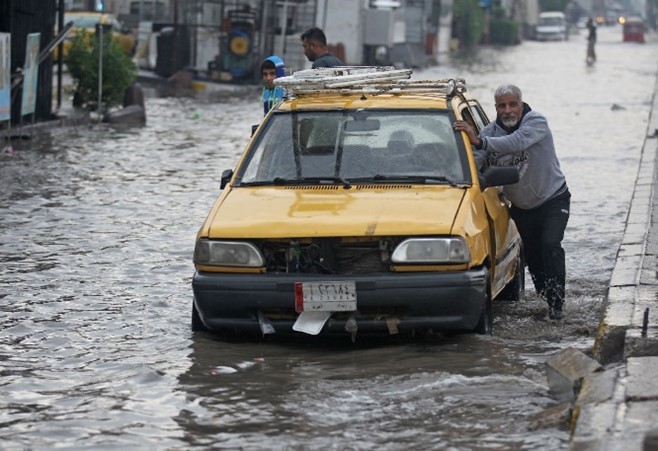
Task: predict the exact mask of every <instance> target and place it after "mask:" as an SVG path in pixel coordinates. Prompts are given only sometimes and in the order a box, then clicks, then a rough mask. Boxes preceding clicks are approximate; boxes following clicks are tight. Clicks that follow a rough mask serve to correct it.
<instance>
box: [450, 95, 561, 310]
mask: <svg viewBox="0 0 658 451" xmlns="http://www.w3.org/2000/svg"><path fill="white" fill-rule="evenodd" d="M494 100H495V106H496V120H495V121H492V122H490V123H489V124H488V125H487V126H485V127H484V128H483V129H482V130H480V134H479V136H478V135H477V133H476V132H475V129H474V128H473V126H472V125H470V124H469V123H468V122H466V121H456V122H455V124H454V129H455V131H458V132H465V133H466V134H467V135H468V139H469V140H470V142H471V144H472V145H474V146H475V148H476V149H477V150H476V152H478V153H484V154H486V160H487V162H488V164H489V165H493V166H517V167H518V168H519V181H518V183H515V184H512V185H505V186H504V187H503V194H504V195H505V197H506V198H507V199H509V201H510V202H511V204H512V206H511V208H510V216H512V219H514V222H515V223H516V226H517V227H518V229H519V234H520V235H521V239H522V240H523V250H524V255H525V260H526V263H527V264H528V271H529V272H530V275H531V276H532V281H533V282H534V285H535V289H536V290H537V293H538V294H539V295H540V296H541V297H542V299H544V300H545V301H546V302H547V303H548V316H549V317H550V318H551V319H556V320H560V319H562V317H563V313H562V307H563V305H564V296H565V279H566V269H565V255H564V249H563V248H562V239H563V238H564V230H565V229H566V227H567V222H568V220H569V208H570V203H571V200H570V199H571V194H570V193H569V188H568V187H567V181H566V178H565V176H564V173H563V172H562V170H561V169H560V162H559V161H558V157H557V153H556V151H555V144H554V143H553V134H552V133H551V129H550V127H549V126H548V121H547V120H546V117H544V115H542V114H541V113H538V112H536V111H534V110H532V109H531V108H530V105H528V104H527V103H525V102H524V101H523V97H522V94H521V90H520V89H519V88H518V87H516V86H514V85H502V86H500V87H498V88H497V89H496V91H495V93H494Z"/></svg>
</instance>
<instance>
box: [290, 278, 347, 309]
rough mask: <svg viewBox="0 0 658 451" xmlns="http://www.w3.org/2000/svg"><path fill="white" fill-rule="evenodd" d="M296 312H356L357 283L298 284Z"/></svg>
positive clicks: (296, 288) (344, 281) (296, 284)
mask: <svg viewBox="0 0 658 451" xmlns="http://www.w3.org/2000/svg"><path fill="white" fill-rule="evenodd" d="M295 310H296V311H297V312H298V313H301V312H352V311H354V310H356V282H354V281H352V280H343V281H339V282H296V283H295Z"/></svg>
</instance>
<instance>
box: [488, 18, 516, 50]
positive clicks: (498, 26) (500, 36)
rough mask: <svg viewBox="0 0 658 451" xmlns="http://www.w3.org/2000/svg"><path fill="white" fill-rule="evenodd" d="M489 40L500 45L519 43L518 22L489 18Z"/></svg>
mask: <svg viewBox="0 0 658 451" xmlns="http://www.w3.org/2000/svg"><path fill="white" fill-rule="evenodd" d="M489 41H490V42H491V43H492V44H500V45H516V44H519V23H518V22H516V21H514V20H507V19H491V21H490V22H489Z"/></svg>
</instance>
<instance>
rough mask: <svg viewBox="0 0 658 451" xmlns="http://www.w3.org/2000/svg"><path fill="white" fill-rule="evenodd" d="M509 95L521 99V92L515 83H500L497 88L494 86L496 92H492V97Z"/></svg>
mask: <svg viewBox="0 0 658 451" xmlns="http://www.w3.org/2000/svg"><path fill="white" fill-rule="evenodd" d="M510 95H512V96H515V97H518V99H519V100H523V94H522V93H521V90H520V89H519V87H518V86H515V85H500V86H498V88H496V92H494V98H496V97H500V96H510Z"/></svg>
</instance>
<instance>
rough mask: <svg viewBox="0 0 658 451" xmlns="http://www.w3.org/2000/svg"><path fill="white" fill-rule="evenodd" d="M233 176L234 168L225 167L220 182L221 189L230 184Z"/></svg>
mask: <svg viewBox="0 0 658 451" xmlns="http://www.w3.org/2000/svg"><path fill="white" fill-rule="evenodd" d="M232 178H233V169H224V170H223V171H222V178H221V179H220V182H219V189H224V187H225V186H226V185H228V182H230V181H231V179H232Z"/></svg>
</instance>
